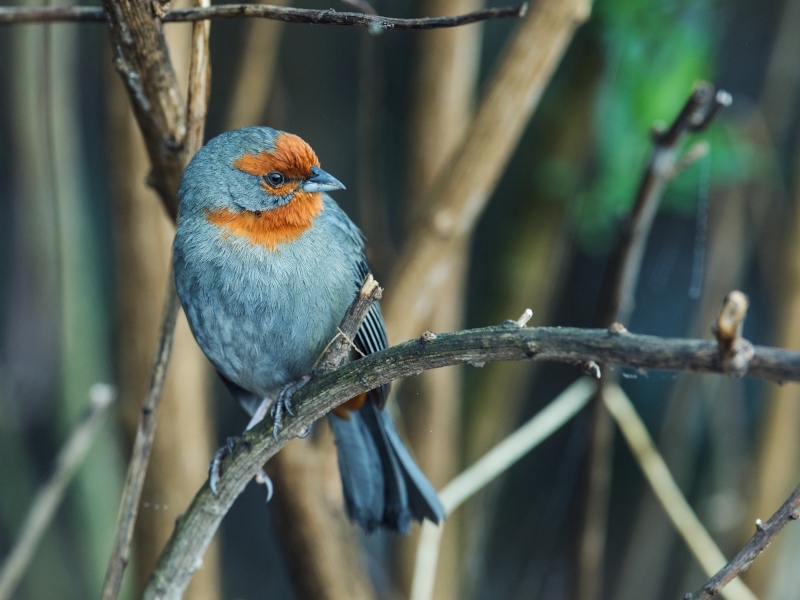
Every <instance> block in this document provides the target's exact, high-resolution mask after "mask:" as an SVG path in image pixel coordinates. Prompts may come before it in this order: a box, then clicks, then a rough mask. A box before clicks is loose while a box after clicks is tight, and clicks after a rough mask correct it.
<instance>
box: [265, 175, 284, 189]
mask: <svg viewBox="0 0 800 600" xmlns="http://www.w3.org/2000/svg"><path fill="white" fill-rule="evenodd" d="M264 179H265V180H266V181H267V183H268V184H270V185H271V186H272V187H277V186H279V185H280V184H282V183H283V175H281V174H280V173H278V172H277V171H273V172H272V173H267V174H266V175H265V176H264Z"/></svg>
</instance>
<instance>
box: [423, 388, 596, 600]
mask: <svg viewBox="0 0 800 600" xmlns="http://www.w3.org/2000/svg"><path fill="white" fill-rule="evenodd" d="M595 387H596V386H595V383H594V382H593V381H592V380H590V379H579V380H578V381H576V382H575V383H573V384H572V385H571V386H569V387H568V388H567V389H566V390H564V391H563V392H561V394H559V395H558V397H557V398H556V399H555V400H553V401H552V402H551V403H550V404H548V405H547V406H546V407H545V408H544V409H542V410H541V411H540V412H539V413H538V414H537V415H536V416H534V417H533V418H532V419H530V420H529V421H528V422H527V423H525V424H524V425H523V426H522V427H520V428H519V429H517V430H516V431H515V432H514V433H512V434H511V435H509V436H508V437H507V438H505V439H504V440H503V441H502V442H500V443H499V444H497V445H496V446H495V447H494V448H492V449H491V450H489V452H487V453H486V454H484V455H483V456H482V457H481V458H480V459H479V460H478V461H476V462H475V463H474V464H473V465H472V466H470V467H468V468H467V469H466V470H464V471H462V472H461V473H459V475H458V476H456V477H455V478H454V479H453V480H452V481H451V482H450V483H448V484H447V485H446V486H444V487H443V488H442V490H441V491H440V492H439V498H440V499H441V501H442V505H444V510H445V513H446V514H448V515H449V514H451V513H452V512H453V511H454V510H455V509H457V508H458V507H459V506H461V505H462V504H463V503H464V502H466V501H467V500H469V499H470V498H471V497H472V496H474V495H475V494H476V493H478V492H479V491H480V490H482V489H483V488H484V487H486V486H487V485H488V484H489V483H491V482H492V481H493V480H494V479H495V478H497V477H499V476H500V475H502V474H503V473H505V472H506V471H507V470H508V469H509V468H510V467H511V466H512V465H514V464H515V463H516V462H517V461H518V460H519V459H521V458H522V457H523V456H525V455H526V454H528V452H530V451H531V450H533V449H534V448H536V446H538V445H539V444H541V443H542V442H543V441H544V440H546V439H547V438H549V437H550V436H551V435H552V434H554V433H555V432H556V431H558V430H559V429H560V428H561V427H562V426H563V425H564V424H565V423H567V421H569V420H570V419H571V418H572V417H574V416H575V415H576V414H577V413H578V412H579V411H580V410H581V409H582V408H583V407H584V406H586V403H587V402H588V401H589V399H590V398H591V397H592V394H593V393H594V390H595ZM444 525H445V524H444V523H441V524H440V525H438V526H436V525H434V524H433V523H431V522H429V521H426V522H425V523H423V525H422V535H421V536H420V539H419V543H418V544H417V557H416V563H415V567H414V580H413V582H412V584H411V600H430V598H433V585H434V583H435V577H436V564H437V561H438V559H439V543H440V542H441V539H442V531H443V530H444Z"/></svg>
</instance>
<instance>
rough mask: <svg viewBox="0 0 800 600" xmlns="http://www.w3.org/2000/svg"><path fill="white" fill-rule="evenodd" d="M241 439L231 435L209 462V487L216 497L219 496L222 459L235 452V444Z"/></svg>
mask: <svg viewBox="0 0 800 600" xmlns="http://www.w3.org/2000/svg"><path fill="white" fill-rule="evenodd" d="M238 441H239V437H238V436H235V437H229V438H228V439H227V440H226V441H225V445H224V446H222V447H221V448H220V449H219V450H217V451H216V452H215V453H214V458H212V459H211V462H210V463H209V464H208V487H210V488H211V493H212V494H214V497H215V498H219V490H217V483H219V476H220V467H221V466H222V460H223V459H224V458H225V457H226V456H228V455H229V454H230V453H231V452H233V446H234V445H235V444H236V442H238Z"/></svg>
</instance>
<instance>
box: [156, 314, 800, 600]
mask: <svg viewBox="0 0 800 600" xmlns="http://www.w3.org/2000/svg"><path fill="white" fill-rule="evenodd" d="M342 330H343V331H344V332H345V333H348V331H349V330H348V329H346V328H345V327H342ZM510 360H535V361H559V362H566V363H569V364H575V363H580V362H583V361H589V360H593V361H595V362H598V363H604V364H618V365H627V366H631V367H635V368H639V369H666V370H688V371H696V372H706V373H723V372H724V364H723V363H724V360H723V358H722V356H721V355H720V352H719V347H718V344H717V342H716V341H714V340H688V339H674V338H659V337H655V336H646V335H635V334H631V333H627V332H624V333H619V332H616V331H609V330H605V329H573V328H556V327H542V328H530V329H528V328H524V327H519V326H518V325H517V324H516V323H515V322H513V321H512V322H509V323H507V324H504V325H501V326H498V327H488V328H485V329H472V330H467V331H461V332H457V333H450V334H441V335H433V334H431V333H428V334H426V335H423V336H422V338H420V339H417V340H410V341H408V342H404V343H402V344H398V345H397V346H394V347H392V348H389V349H388V350H384V351H381V352H377V353H375V354H372V355H369V356H367V357H364V358H362V359H360V360H358V361H355V362H352V363H350V364H348V365H346V366H344V367H342V368H340V369H338V370H336V371H334V372H332V373H329V374H326V375H323V376H320V377H315V378H314V379H313V380H312V381H311V382H309V383H308V385H306V386H305V387H304V388H302V389H301V390H299V391H298V392H297V394H296V396H295V397H294V402H295V405H296V407H297V416H296V417H294V418H290V419H287V422H286V424H285V426H284V428H283V429H282V430H281V431H280V433H279V435H278V439H277V441H276V440H274V439H273V437H272V424H271V423H270V422H264V423H262V424H260V425H258V426H257V427H255V428H254V429H252V430H251V431H249V432H247V433H246V434H245V435H244V436H243V439H242V442H241V443H239V444H238V445H237V446H236V447H235V448H234V450H233V453H232V455H231V457H230V459H228V460H226V461H225V463H224V465H223V466H224V473H223V475H222V477H221V478H220V481H219V490H220V496H219V497H218V498H215V497H214V495H213V494H212V493H211V491H210V490H209V488H208V484H207V483H206V484H205V485H204V486H203V488H202V489H201V490H200V491H199V492H198V493H197V495H196V496H195V499H194V501H193V502H192V504H191V506H190V507H189V508H188V509H187V511H186V512H185V513H184V514H183V515H182V516H181V517H180V518H179V519H178V522H177V524H176V528H175V531H174V532H173V534H172V537H171V538H170V542H169V543H168V544H167V547H166V548H165V549H164V552H163V553H162V555H161V557H160V559H159V562H158V565H157V567H156V570H155V571H154V573H153V576H152V578H151V581H150V584H149V586H148V588H147V592H146V594H145V598H147V599H149V600H154V599H155V598H157V597H158V598H161V599H162V600H175V599H177V598H180V597H181V594H182V593H183V590H184V589H185V588H186V586H187V585H188V583H189V580H190V579H191V576H192V573H193V572H194V570H196V569H197V568H198V566H199V565H200V564H201V563H202V556H203V553H204V552H205V549H206V547H207V546H208V544H209V543H210V541H211V539H212V538H213V537H214V534H215V533H216V531H217V528H218V527H219V525H220V523H221V522H222V519H223V517H224V516H225V514H227V512H228V510H229V509H230V507H231V506H232V504H233V502H234V500H235V499H236V498H237V497H238V495H239V494H240V493H241V492H242V491H243V490H244V488H245V486H246V485H247V483H248V482H249V481H250V480H251V479H252V478H253V476H254V475H255V474H256V472H257V471H258V469H259V468H260V467H261V466H262V465H263V464H264V463H266V462H267V461H268V460H269V459H270V458H271V457H272V456H274V455H275V453H276V452H278V450H280V448H281V447H283V445H285V444H286V443H287V442H288V441H289V440H290V439H291V438H293V437H295V436H297V435H298V434H300V433H301V432H302V431H303V430H304V429H306V428H307V427H308V426H309V425H310V424H311V423H313V422H314V421H316V420H317V419H319V418H320V417H322V416H323V415H325V414H326V413H327V412H329V411H330V410H331V409H332V408H334V407H335V406H338V405H339V404H341V403H343V402H345V401H347V400H349V399H350V398H352V397H354V396H357V395H358V394H360V393H362V392H364V391H366V390H370V389H374V388H376V387H378V386H381V385H383V384H386V383H389V382H391V381H393V380H395V379H398V378H401V377H407V376H409V375H417V374H419V373H420V372H422V371H424V370H427V369H436V368H439V367H446V366H450V365H459V364H482V363H486V362H492V361H510ZM745 372H746V374H747V376H750V377H760V378H763V379H770V380H779V381H790V380H791V381H800V352H793V351H790V350H780V349H776V348H765V347H762V346H754V347H753V354H752V357H750V359H749V360H748V363H747V369H746V371H745ZM278 493H280V492H278Z"/></svg>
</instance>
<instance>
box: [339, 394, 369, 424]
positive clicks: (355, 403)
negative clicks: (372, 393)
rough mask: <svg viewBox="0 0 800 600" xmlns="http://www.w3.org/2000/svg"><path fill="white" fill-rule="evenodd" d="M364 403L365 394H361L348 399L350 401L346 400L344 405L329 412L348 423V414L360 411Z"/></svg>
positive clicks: (365, 399)
mask: <svg viewBox="0 0 800 600" xmlns="http://www.w3.org/2000/svg"><path fill="white" fill-rule="evenodd" d="M366 401H367V392H362V393H360V394H359V395H358V396H356V397H354V398H350V400H348V401H347V402H345V403H344V404H340V405H339V406H337V407H336V408H334V409H333V410H331V412H332V413H333V414H335V415H336V416H337V417H339V418H340V419H344V420H345V421H349V420H350V413H351V412H356V411H358V410H361V407H362V406H364V402H366Z"/></svg>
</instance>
